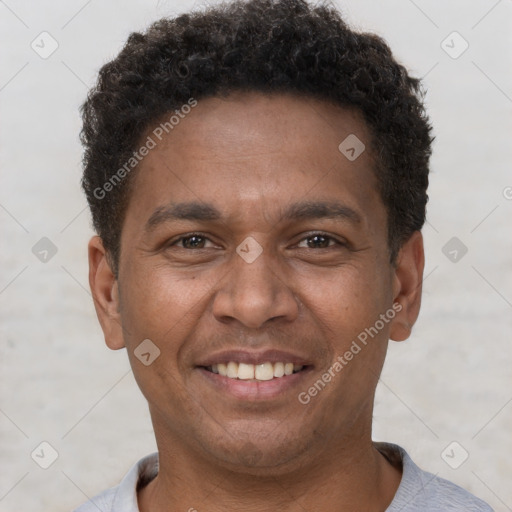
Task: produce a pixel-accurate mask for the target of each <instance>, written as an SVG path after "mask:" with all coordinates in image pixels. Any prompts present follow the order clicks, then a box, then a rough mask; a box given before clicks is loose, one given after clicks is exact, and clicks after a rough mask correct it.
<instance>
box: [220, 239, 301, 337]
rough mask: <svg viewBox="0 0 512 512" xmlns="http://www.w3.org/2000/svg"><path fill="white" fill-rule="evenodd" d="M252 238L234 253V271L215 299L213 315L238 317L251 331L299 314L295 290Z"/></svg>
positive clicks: (231, 263) (232, 270)
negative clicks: (273, 321)
mask: <svg viewBox="0 0 512 512" xmlns="http://www.w3.org/2000/svg"><path fill="white" fill-rule="evenodd" d="M250 238H251V237H248V239H246V240H244V242H242V243H241V244H240V245H239V246H238V247H237V251H236V254H233V257H232V260H231V261H230V263H229V264H230V266H231V271H230V272H229V273H228V274H227V276H226V278H225V280H223V284H222V287H221V289H219V290H218V291H217V294H216V296H215V300H214V307H213V311H214V315H215V316H216V317H217V318H218V319H219V320H221V319H226V318H227V317H232V318H236V319H237V320H238V321H239V322H241V323H243V324H244V325H246V326H247V327H251V328H258V327H260V326H261V325H263V324H264V323H265V322H266V321H267V320H269V319H272V318H276V317H285V318H286V319H287V320H292V319H293V318H295V316H296V315H297V312H298V311H297V310H298V307H297V302H296V300H295V298H294V294H293V291H292V290H291V289H290V288H289V287H288V285H287V283H286V278H285V276H284V275H282V276H280V275H279V265H277V264H276V259H275V257H274V255H273V254H271V252H270V251H269V250H264V249H263V247H262V246H261V245H259V243H257V242H256V241H255V240H254V239H252V240H251V239H250Z"/></svg>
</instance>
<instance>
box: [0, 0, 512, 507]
mask: <svg viewBox="0 0 512 512" xmlns="http://www.w3.org/2000/svg"><path fill="white" fill-rule="evenodd" d="M192 5H194V4H193V2H191V1H183V2H179V3H178V2H175V1H174V2H172V1H167V2H162V1H161V2H148V1H142V0H126V1H123V2H121V1H119V0H118V1H112V0H109V1H101V2H100V1H99V0H90V1H88V2H87V1H83V0H72V1H70V0H68V1H66V2H65V1H63V0H58V1H53V2H39V3H36V2H33V1H32V2H29V1H22V0H19V1H16V0H7V1H6V2H0V38H1V44H0V62H1V67H0V107H1V118H0V119H1V124H0V143H1V149H0V165H1V173H2V174H1V176H2V186H1V187H0V225H1V230H2V251H1V264H0V311H1V331H0V334H1V353H0V358H1V359H0V386H1V387H0V434H1V438H0V460H1V470H0V511H1V512H7V511H14V510H15V511H16V512H28V511H36V510H38V511H48V512H49V511H52V512H65V511H70V510H72V509H73V508H75V507H76V506H78V505H79V504H80V503H82V502H83V501H85V500H86V499H87V498H88V497H91V496H93V495H94V494H96V493H98V492H100V491H102V490H103V489H105V488H107V487H110V486H112V485H115V484H116V483H117V482H118V481H119V480H120V478H121V477H122V476H123V475H124V474H125V472H126V471H127V470H128V469H129V468H130V466H131V465H132V464H133V463H135V462H136V461H137V460H138V459H139V458H140V457H142V456H143V455H145V454H147V453H149V452H151V451H153V450H154V449H155V443H154V439H153V433H152V428H151V424H150V421H149V416H148V412H147V407H146V404H145V401H144V399H143V398H142V396H141V394H140V392H139V390H138V388H137V386H136V384H135V383H134V380H133V376H132V374H131V371H130V368H129V364H128V359H127V356H126V353H125V352H124V351H121V352H111V351H109V350H108V349H107V348H106V347H105V345H104V343H103V338H102V333H101V331H100V328H99V325H98V323H97V320H96V316H95V313H94V309H93V304H92V300H91V297H90V294H89V291H88V285H87V261H86V244H87V241H88V239H89V237H90V236H91V234H92V231H91V228H90V224H89V214H88V211H87V210H86V203H85V199H84V197H83V195H82V192H81V190H80V188H79V179H80V158H81V148H80V145H79V142H78V133H79V130H80V127H81V121H80V117H79V113H78V107H79V105H80V104H81V102H82V101H83V100H84V98H85V95H86V92H87V89H88V87H90V86H91V85H92V84H93V82H94V80H95V76H96V73H97V71H98V69H99V67H100V66H101V65H102V64H103V63H104V62H106V61H107V60H109V59H110V58H112V57H113V56H114V55H115V54H116V53H117V52H118V51H119V50H120V48H121V46H122V44H123V42H124V41H125V40H126V38H127V36H128V34H129V33H130V32H131V31H133V30H140V29H143V28H144V27H146V26H147V25H148V24H149V23H150V22H151V21H154V20H156V19H157V18H159V17H162V16H165V15H174V14H176V13H178V12H182V11H185V10H188V9H189V8H190V7H191V6H192ZM338 5H340V6H341V8H342V12H343V13H344V14H345V16H346V19H347V21H349V22H350V23H351V24H353V25H354V26H355V27H357V28H360V29H367V30H371V31H374V32H377V33H378V34H380V35H382V36H383V37H384V38H385V39H386V40H387V41H388V42H389V44H390V46H391V48H392V49H393V51H394V53H395V55H396V56H397V57H398V59H399V60H401V61H402V62H403V63H404V64H405V65H406V67H408V68H409V69H410V70H411V72H412V73H413V74H414V75H415V76H419V77H423V76H425V85H426V87H427V89H428V91H429V92H428V95H427V106H428V109H429V113H430V116H431V119H432V122H433V124H434V129H435V134H436V136H437V140H436V142H435V145H434V157H433V159H432V174H431V185H430V189H429V194H430V197H431V199H430V202H429V206H428V223H427V225H426V226H425V228H424V236H425V240H426V272H425V275H426V280H425V283H424V296H423V306H422V311H421V315H420V319H419V321H418V323H417V325H416V328H415V329H414V331H413V335H412V337H411V339H410V340H409V341H407V342H403V343H400V344H397V343H393V342H392V343H391V345H390V350H389V354H388V359H387V361H386V365H385V368H384V372H383V375H382V379H381V385H380V386H379V388H378V393H377V398H376V409H375V423H374V425H375V426H374V438H375V439H376V440H386V441H391V442H395V443H398V444H400V445H402V446H404V447H405V448H406V449H407V450H408V451H409V453H410V454H411V456H412V457H413V459H414V460H415V461H416V462H417V463H418V464H419V465H420V466H421V467H422V468H424V469H426V470H429V471H431V472H433V473H435V474H438V475H440V476H442V477H445V478H448V479H450V480H452V481H454V482H456V483H458V484H459V485H461V486H463V487H465V488H466V489H468V490H470V491H471V492H473V493H474V494H476V495H478V496H480V497H481V498H483V499H485V500H486V501H488V502H489V503H490V504H491V505H492V506H493V507H494V508H495V510H496V511H507V510H512V487H511V486H510V481H511V479H512V467H511V466H512V463H511V455H512V436H511V425H512V386H511V383H512V364H511V363H512V356H511V345H510V342H511V339H512V336H511V335H512V265H511V255H512V237H511V231H510V224H511V220H512V200H511V198H512V188H510V187H512V174H511V171H510V169H511V163H512V158H511V149H510V148H511V146H512V144H511V142H510V140H511V135H512V133H511V125H512V116H511V111H512V72H511V68H510V62H511V61H512V60H511V57H512V55H511V53H512V51H511V48H512V44H511V43H512V30H510V28H511V22H512V2H511V1H510V0H501V1H495V0H478V1H477V0H472V1H467V0H457V1H451V2H435V1H433V0H429V1H426V0H423V1H421V0H415V1H414V2H413V1H407V0H400V1H399V0H388V1H384V2H377V1H368V0H364V1H362V0H347V1H344V2H343V3H341V2H340V3H339V4H338ZM43 31H46V32H48V33H49V34H50V35H51V37H52V38H53V39H55V40H56V41H57V43H58V48H57V50H56V51H55V52H54V53H53V54H52V55H51V56H49V57H48V58H46V59H43V58H41V57H40V56H39V55H38V54H37V53H36V52H35V51H34V50H33V49H32V48H31V42H32V41H34V40H36V43H37V41H40V39H38V38H40V37H41V36H39V34H40V33H41V32H43ZM454 31H456V32H457V33H458V34H459V35H460V36H459V35H454V34H453V32H454ZM44 37H47V36H44ZM461 38H463V39H461ZM46 41H47V43H48V45H46V46H45V48H46V49H47V50H48V48H50V46H49V45H50V43H51V40H50V39H47V40H46ZM443 41H445V43H442V42H443ZM464 41H467V43H468V44H469V47H468V48H467V49H466V51H465V52H464V53H462V54H461V55H460V56H457V58H453V57H454V55H455V54H458V53H459V52H460V51H461V50H462V49H463V48H464V47H465V44H466V43H465V42H464ZM443 46H444V49H443ZM445 50H448V52H449V53H451V54H452V55H451V56H450V55H449V54H448V53H447V52H446V51H445ZM507 187H508V188H507ZM43 237H47V238H48V239H50V240H51V242H52V243H53V244H54V246H55V248H56V250H57V252H56V254H55V255H53V256H52V257H49V256H50V254H51V253H48V256H47V257H48V261H47V262H42V261H40V260H39V259H38V258H37V257H36V255H35V254H34V253H33V252H32V248H33V247H34V245H35V244H36V243H37V242H38V241H39V240H40V239H41V238H43ZM453 237H456V238H457V239H458V240H459V241H460V243H463V244H464V246H465V247H467V253H466V254H464V255H463V256H461V255H462V252H461V250H460V247H462V246H460V247H459V248H456V249H455V250H457V251H458V252H457V257H458V261H456V262H453V261H451V260H450V257H451V258H453V250H454V248H453V247H452V246H450V245H449V246H448V248H447V249H446V248H445V249H444V252H445V253H447V254H448V256H446V255H445V254H444V252H443V247H445V245H446V244H447V243H448V242H449V240H450V239H452V238H453ZM43 243H44V242H43ZM451 243H454V242H451ZM455 243H457V244H459V242H455ZM459 245H460V244H459ZM37 247H38V246H37ZM450 251H452V254H451V255H450ZM35 252H37V251H35ZM41 442H47V443H49V444H50V445H51V447H52V448H50V447H48V446H47V445H43V446H42V447H41V445H40V443H41ZM452 442H456V443H457V444H455V445H451V446H450V447H449V448H448V450H447V451H445V449H446V448H447V447H448V446H449V445H450V444H451V443H452ZM52 450H55V451H56V452H57V453H58V457H57V459H56V460H55V462H54V463H53V464H52V465H51V466H50V467H49V468H48V469H42V468H41V467H40V465H38V464H37V463H36V462H35V461H34V460H33V459H32V458H31V453H34V454H35V455H34V459H36V460H37V461H38V462H39V464H41V463H43V464H44V463H45V462H46V463H49V462H51V457H52V453H53V452H52ZM452 450H453V451H452ZM466 452H467V453H468V454H469V457H468V458H467V460H465V461H464V462H463V463H462V464H461V465H460V466H459V467H458V468H457V469H453V468H452V467H450V465H449V464H448V463H447V462H446V460H448V461H449V462H450V463H451V464H452V466H455V465H458V464H459V463H460V462H461V461H462V460H463V459H464V457H465V454H466ZM41 453H43V454H44V456H42V455H41ZM442 453H444V454H445V456H444V459H443V456H442ZM37 454H39V455H40V457H39V458H38V457H37ZM446 454H448V455H449V457H446Z"/></svg>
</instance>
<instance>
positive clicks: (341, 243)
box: [167, 231, 347, 251]
mask: <svg viewBox="0 0 512 512" xmlns="http://www.w3.org/2000/svg"><path fill="white" fill-rule="evenodd" d="M195 236H197V237H201V238H204V239H205V240H209V241H210V242H211V240H210V239H209V238H208V237H207V236H206V235H204V234H203V233H189V234H188V235H185V236H181V237H179V238H178V239H176V240H174V241H173V242H170V243H169V244H168V245H167V247H173V246H175V245H177V244H178V243H180V242H181V241H183V240H187V239H189V238H193V237H195ZM315 236H322V237H324V238H327V239H329V240H332V241H333V242H334V243H335V244H334V245H331V246H329V247H320V249H330V248H331V247H335V245H339V246H340V247H346V246H347V244H346V243H344V242H342V241H341V240H338V239H337V238H334V237H333V236H331V235H328V234H327V233H322V232H321V231H315V232H313V233H310V234H308V235H307V236H305V237H304V238H302V239H301V240H299V243H300V242H302V241H304V240H307V239H308V238H313V237H315ZM180 249H185V250H188V251H192V250H194V249H189V248H187V247H180ZM201 249H205V247H201V248H199V249H196V250H201ZM303 249H311V248H310V247H303ZM316 250H318V249H316Z"/></svg>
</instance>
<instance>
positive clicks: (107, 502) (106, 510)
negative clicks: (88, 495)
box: [74, 487, 117, 512]
mask: <svg viewBox="0 0 512 512" xmlns="http://www.w3.org/2000/svg"><path fill="white" fill-rule="evenodd" d="M116 492H117V487H112V488H111V489H107V490H106V491H104V492H102V493H101V494H98V495H97V496H95V497H94V498H92V499H90V500H89V501H88V502H87V503H84V504H83V505H81V506H80V507H78V508H77V509H76V510H74V512H98V510H101V511H102V512H110V511H111V510H112V506H113V503H114V497H115V495H116Z"/></svg>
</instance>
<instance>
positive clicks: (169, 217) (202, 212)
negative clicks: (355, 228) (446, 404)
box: [144, 201, 362, 232]
mask: <svg viewBox="0 0 512 512" xmlns="http://www.w3.org/2000/svg"><path fill="white" fill-rule="evenodd" d="M221 219H222V213H221V212H220V211H219V210H218V209H217V208H216V207H215V206H213V205H212V204H209V203H200V202H185V203H171V204H169V205H166V206H160V207H158V208H157V209H156V210H155V211H154V212H153V213H152V215H151V217H149V219H148V221H147V222H146V225H145V227H144V231H148V232H149V231H153V230H154V229H155V228H156V227H158V226H159V225H160V224H163V223H166V222H172V221H176V220H196V221H218V220H221ZM309 219H340V220H347V221H349V222H352V223H353V224H360V223H361V222H362V218H361V215H360V214H359V213H357V212H356V211H355V210H353V209H352V208H350V207H348V206H346V205H343V204H341V203H339V202H337V201H303V202H300V203H294V204H292V205H290V206H288V208H286V210H285V211H284V213H283V214H282V216H281V221H284V220H288V221H289V220H309Z"/></svg>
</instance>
